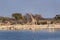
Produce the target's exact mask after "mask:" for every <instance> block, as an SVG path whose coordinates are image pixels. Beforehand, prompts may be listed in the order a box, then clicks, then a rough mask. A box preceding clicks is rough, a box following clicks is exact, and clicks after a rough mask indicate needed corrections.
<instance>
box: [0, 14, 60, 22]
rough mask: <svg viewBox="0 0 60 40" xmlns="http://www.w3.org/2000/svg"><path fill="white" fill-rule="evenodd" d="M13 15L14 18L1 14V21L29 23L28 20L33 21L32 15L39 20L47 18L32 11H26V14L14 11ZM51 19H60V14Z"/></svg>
mask: <svg viewBox="0 0 60 40" xmlns="http://www.w3.org/2000/svg"><path fill="white" fill-rule="evenodd" d="M29 14H31V15H29ZM11 16H12V18H10V17H3V16H0V21H2V22H6V21H9V22H14V21H15V23H16V22H18V23H27V22H28V21H29V22H31V21H32V19H31V16H32V17H33V18H34V19H36V20H37V21H39V20H44V19H45V18H43V17H42V15H41V14H32V13H26V14H25V15H22V13H13V14H12V15H11ZM51 19H54V20H60V14H57V15H56V16H55V17H53V18H51Z"/></svg>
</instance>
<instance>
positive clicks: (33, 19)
mask: <svg viewBox="0 0 60 40" xmlns="http://www.w3.org/2000/svg"><path fill="white" fill-rule="evenodd" d="M28 15H29V16H30V17H31V19H32V21H31V24H37V20H36V19H35V18H34V17H33V16H32V14H28Z"/></svg>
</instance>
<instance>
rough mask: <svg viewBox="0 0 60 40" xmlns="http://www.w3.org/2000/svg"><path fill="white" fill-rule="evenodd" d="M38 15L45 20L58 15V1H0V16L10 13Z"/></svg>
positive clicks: (59, 2)
mask: <svg viewBox="0 0 60 40" xmlns="http://www.w3.org/2000/svg"><path fill="white" fill-rule="evenodd" d="M15 12H20V13H22V14H26V13H27V12H31V13H33V14H35V13H39V14H41V15H42V16H43V17H45V18H50V17H54V16H55V15H56V14H60V0H0V16H11V14H12V13H15Z"/></svg>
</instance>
